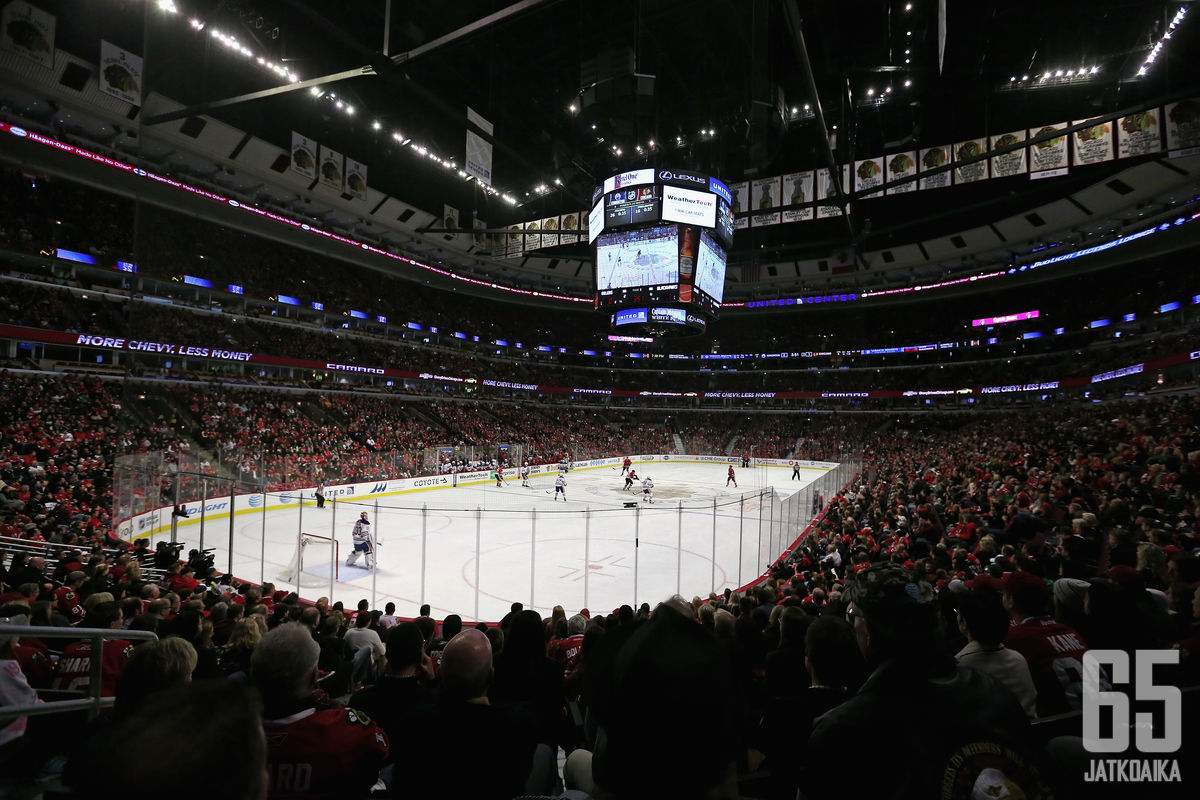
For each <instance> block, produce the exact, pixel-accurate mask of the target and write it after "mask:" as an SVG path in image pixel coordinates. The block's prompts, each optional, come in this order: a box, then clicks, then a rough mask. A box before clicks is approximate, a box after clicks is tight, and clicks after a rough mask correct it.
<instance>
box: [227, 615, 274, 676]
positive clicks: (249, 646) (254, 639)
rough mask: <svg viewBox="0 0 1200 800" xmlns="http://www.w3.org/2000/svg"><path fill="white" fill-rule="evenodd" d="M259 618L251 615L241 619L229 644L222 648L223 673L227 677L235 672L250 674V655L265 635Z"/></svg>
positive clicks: (230, 635)
mask: <svg viewBox="0 0 1200 800" xmlns="http://www.w3.org/2000/svg"><path fill="white" fill-rule="evenodd" d="M258 617H259V615H258V614H251V615H250V616H249V617H244V618H242V619H239V620H238V622H237V625H235V626H233V633H231V634H229V643H228V644H226V645H225V647H223V648H221V654H220V656H219V661H220V664H221V671H222V672H223V673H225V674H226V675H232V674H234V673H235V672H245V673H246V674H249V673H250V654H251V653H253V652H254V648H255V647H256V646H257V645H258V643H259V642H260V641H262V637H263V633H265V631H264V630H263V629H262V627H261V626H260V625H259V623H258V620H257V618H258Z"/></svg>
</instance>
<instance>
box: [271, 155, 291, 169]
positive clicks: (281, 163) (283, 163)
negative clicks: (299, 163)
mask: <svg viewBox="0 0 1200 800" xmlns="http://www.w3.org/2000/svg"><path fill="white" fill-rule="evenodd" d="M291 163H292V162H291V159H289V158H288V155H287V153H280V154H279V155H277V156H275V160H274V161H272V162H271V170H272V171H273V172H284V171H285V170H286V169H287V168H288V165H289V164H291Z"/></svg>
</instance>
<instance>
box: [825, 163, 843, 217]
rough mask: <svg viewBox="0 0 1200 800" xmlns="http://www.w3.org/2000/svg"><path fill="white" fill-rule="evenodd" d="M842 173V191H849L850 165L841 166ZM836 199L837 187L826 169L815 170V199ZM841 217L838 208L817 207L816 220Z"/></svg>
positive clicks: (840, 210) (840, 211)
mask: <svg viewBox="0 0 1200 800" xmlns="http://www.w3.org/2000/svg"><path fill="white" fill-rule="evenodd" d="M840 169H841V172H842V191H843V192H849V191H850V165H849V164H843V165H842V166H841V167H840ZM834 197H837V185H836V184H835V183H834V182H833V179H831V178H830V175H829V170H828V169H819V170H817V199H818V200H829V199H830V198H834ZM840 216H842V209H841V208H840V207H839V206H817V219H829V218H830V217H840Z"/></svg>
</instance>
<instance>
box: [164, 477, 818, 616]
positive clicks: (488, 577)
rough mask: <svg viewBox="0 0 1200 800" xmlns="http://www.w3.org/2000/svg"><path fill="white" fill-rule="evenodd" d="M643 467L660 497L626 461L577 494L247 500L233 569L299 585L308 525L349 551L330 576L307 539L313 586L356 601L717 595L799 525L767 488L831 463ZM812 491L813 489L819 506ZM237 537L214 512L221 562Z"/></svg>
mask: <svg viewBox="0 0 1200 800" xmlns="http://www.w3.org/2000/svg"><path fill="white" fill-rule="evenodd" d="M644 467H645V469H644V471H642V470H639V472H638V475H639V477H645V476H646V474H649V475H650V476H651V477H652V478H653V480H654V484H655V488H654V495H655V503H654V504H653V505H651V504H648V503H644V502H641V487H640V483H639V485H637V486H636V487H635V488H636V491H632V490H631V491H629V492H625V491H623V490H622V487H623V485H624V479H623V478H622V477H621V476H620V474H619V469H620V468H619V467H616V468H610V467H600V468H593V469H589V470H575V471H572V472H571V473H570V474H569V475H568V481H567V498H568V500H567V502H566V503H564V502H561V501H555V500H554V499H553V487H554V478H555V476H554V475H553V474H550V475H543V476H536V477H533V478H530V488H525V487H522V486H521V481H520V479H519V478H516V479H513V480H510V481H509V482H508V483H507V485H505V486H504V487H502V488H496V487H495V486H492V485H487V486H472V487H458V488H437V489H428V490H422V491H417V492H411V493H405V494H397V495H391V496H382V497H379V498H377V499H376V498H369V497H368V498H362V499H360V500H358V501H357V502H355V501H342V502H338V503H337V504H336V510H335V507H334V504H333V503H332V502H330V503H327V504H326V507H325V508H324V509H322V510H318V509H317V508H316V506H315V505H312V504H311V503H309V504H306V505H305V506H304V508H303V509H300V508H299V507H289V508H283V509H275V510H271V511H269V512H266V513H263V512H260V511H252V512H249V513H240V514H238V515H237V516H236V518H235V522H234V543H233V570H234V574H235V575H237V576H239V577H242V578H243V579H246V580H255V581H257V580H259V578H260V576H261V577H262V578H263V579H265V580H267V581H274V582H275V583H276V588H278V589H287V590H295V589H296V588H297V587H296V586H295V585H294V584H293V585H285V584H283V583H282V582H280V581H279V580H278V576H279V575H280V573H281V572H282V571H283V569H284V567H285V566H286V565H287V563H288V562H289V561H290V560H291V558H292V556H293V554H294V553H295V550H296V543H297V537H298V534H299V533H300V531H304V532H305V533H309V534H319V535H322V536H330V537H334V538H336V539H337V540H338V543H339V548H340V553H339V561H340V562H341V563H340V564H339V565H338V568H337V573H336V578H335V580H334V582H333V585H332V587H331V586H330V582H329V577H330V571H331V570H330V562H331V558H330V555H329V550H328V549H327V548H326V547H325V546H324V545H323V544H321V543H318V542H314V543H313V545H311V546H310V547H308V548H307V549H306V551H305V562H304V576H303V578H302V585H301V586H300V587H299V592H300V594H301V596H302V597H305V598H309V599H316V598H317V597H319V596H331V598H332V600H341V601H342V602H343V603H345V605H346V606H347V607H348V608H352V607H353V606H354V604H355V603H357V602H358V600H359V599H361V598H367V599H368V600H370V599H372V598H374V601H373V603H372V608H382V607H383V605H384V604H385V603H386V602H388V601H389V600H390V601H394V602H395V603H396V606H397V612H398V613H399V614H401V615H415V614H416V612H417V609H418V607H419V606H420V605H421V603H429V604H430V605H431V606H432V613H433V616H435V617H438V618H441V617H444V616H445V615H446V614H451V613H456V614H459V615H461V616H462V617H463V619H464V620H476V619H484V620H491V621H495V620H498V619H500V618H501V617H502V616H504V614H506V613H507V612H508V610H509V606H510V605H511V604H512V603H513V602H514V601H520V602H522V603H524V604H525V607H526V608H534V609H536V610H537V611H539V612H540V613H542V614H545V615H548V614H549V612H550V610H551V609H552V608H553V607H554V606H555V605H562V606H563V607H564V608H565V609H566V611H567V614H568V616H569V615H571V614H574V613H576V612H577V611H579V609H581V608H585V607H586V608H589V609H590V610H592V611H594V612H605V613H608V612H610V611H611V610H612V609H614V608H616V607H618V606H620V605H622V604H624V603H629V604H631V605H636V604H640V603H642V602H648V603H650V605H651V606H653V605H655V604H656V603H658V602H660V601H662V600H665V599H666V598H668V597H669V596H670V595H672V594H674V593H675V592H676V591H678V592H679V593H681V594H683V595H684V596H685V597H688V598H690V597H692V596H693V595H697V594H698V595H701V596H706V595H707V594H708V592H709V591H710V590H711V591H718V592H719V591H721V590H723V589H724V588H726V587H732V588H736V587H738V586H740V585H743V584H745V583H749V582H750V581H752V580H754V578H756V577H757V576H758V575H759V574H761V573H762V572H763V570H764V569H765V567H766V565H767V564H768V563H770V561H771V560H772V559H773V558H774V557H775V556H776V555H778V554H779V552H782V550H783V549H784V548H786V547H787V546H788V545H789V544H790V543H791V541H792V540H793V539H794V538H795V535H796V534H797V533H799V531H798V530H792V529H788V530H785V526H784V525H781V524H779V521H778V520H779V513H780V512H779V511H778V510H777V506H776V507H775V508H773V506H774V503H773V502H770V501H768V502H766V503H760V497H759V494H760V492H762V491H764V490H767V489H769V488H770V487H772V486H773V487H775V491H776V493H777V494H778V495H779V496H780V498H784V497H787V496H789V495H790V494H792V493H794V492H797V491H805V487H807V486H808V485H809V484H810V483H812V482H813V481H814V480H816V479H817V478H819V477H820V476H821V475H823V474H824V471H823V470H820V469H805V470H803V471H802V475H803V480H802V481H798V480H791V479H790V478H791V474H792V471H791V468H790V467H758V468H753V469H740V468H737V467H736V466H735V470H736V473H737V479H738V483H739V484H740V488H737V489H735V488H734V487H732V486H730V487H728V488H726V486H725V482H726V474H727V465H725V464H695V463H692V464H681V463H652V464H645V465H644ZM635 469H636V466H635ZM810 492H811V490H808V492H806V496H805V497H803V498H801V499H802V500H803V501H804V505H805V506H806V507H807V506H808V505H809V503H810V501H811V498H810V497H809V496H808V494H809V493H810ZM768 496H769V495H768ZM630 501H637V506H636V508H634V509H627V508H624V507H623V504H624V503H625V502H630ZM714 501H715V502H716V509H715V513H714V508H713V504H714ZM422 505H424V506H426V509H425V510H424V511H422V508H421V507H422ZM364 510H365V511H367V512H368V515H369V517H370V519H371V521H372V523H373V524H374V528H375V533H376V536H377V537H378V539H379V542H380V544H379V548H378V550H377V556H378V558H377V564H376V569H375V570H374V573H372V571H371V570H368V569H365V568H364V567H363V564H364V560H363V559H361V558H360V559H359V562H358V563H359V566H357V567H348V566H346V564H345V560H346V557H347V555H348V554H349V552H350V550H351V548H352V544H351V537H350V530H351V528H352V527H353V525H354V521H355V520H356V519H357V518H358V516H359V512H361V511H364ZM805 513H806V514H807V509H806V512H805ZM805 519H807V517H805ZM773 520H774V524H773ZM793 527H794V526H793ZM800 527H803V526H800ZM264 530H265V543H264V541H263V538H264V536H263V533H264ZM760 532H761V533H760ZM199 534H200V531H199V526H198V525H196V524H190V525H187V526H184V527H181V528H180V530H179V538H180V539H181V540H183V541H185V542H187V547H188V548H191V547H195V546H197V544H198V543H199ZM714 534H715V535H714ZM635 537H636V539H637V546H635ZM714 538H715V547H714ZM228 541H229V522H228V519H222V520H212V521H209V522H208V523H207V524H206V525H205V539H204V546H205V547H214V548H216V553H215V556H216V563H217V565H218V568H220V569H222V570H223V569H224V568H225V566H226V565H227V563H228ZM423 549H424V551H425V552H424V556H425V557H424V560H423V561H424V569H422V550H423ZM714 551H715V556H716V557H715V559H714ZM477 552H478V555H479V557H478V559H477V558H476V553H477ZM739 552H740V558H739ZM635 573H636V589H635ZM331 588H332V594H331Z"/></svg>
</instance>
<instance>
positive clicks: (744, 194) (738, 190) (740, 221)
mask: <svg viewBox="0 0 1200 800" xmlns="http://www.w3.org/2000/svg"><path fill="white" fill-rule="evenodd" d="M729 193H730V194H731V195H733V201H732V202H731V203H730V207H731V208H732V209H733V215H734V217H733V227H734V229H735V230H742V229H744V228H749V227H750V218H749V217H747V216H738V215H739V214H745V213H746V212H747V211H749V210H750V182H749V181H742V182H741V183H731V184H729Z"/></svg>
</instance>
